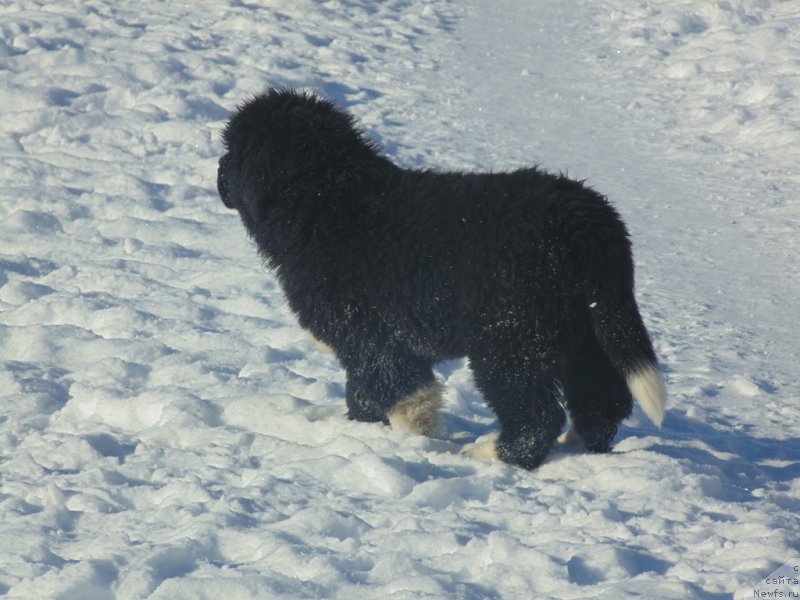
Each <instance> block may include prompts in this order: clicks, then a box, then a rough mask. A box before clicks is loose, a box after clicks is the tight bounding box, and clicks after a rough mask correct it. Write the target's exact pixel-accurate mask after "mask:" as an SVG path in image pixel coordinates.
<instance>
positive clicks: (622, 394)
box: [562, 335, 633, 452]
mask: <svg viewBox="0 0 800 600" xmlns="http://www.w3.org/2000/svg"><path fill="white" fill-rule="evenodd" d="M562 387H563V390H564V398H565V400H566V404H567V409H568V410H569V413H570V417H571V418H572V425H573V428H574V431H575V433H577V434H578V436H579V437H580V438H582V440H583V442H584V444H585V445H586V448H587V449H588V450H591V451H593V452H608V451H609V450H611V446H612V442H613V440H614V436H615V435H616V434H617V430H618V428H619V425H620V423H621V422H622V421H623V420H624V419H625V418H627V417H628V416H630V414H631V410H632V408H633V399H632V397H631V393H630V391H629V390H628V386H627V384H626V383H625V380H624V379H623V377H622V375H620V374H619V373H618V372H617V370H616V369H615V368H614V366H613V365H612V364H611V361H610V360H609V359H608V357H607V356H606V355H605V353H604V352H603V350H602V349H601V348H600V345H599V343H598V342H597V340H596V339H595V338H594V335H590V336H589V337H588V338H587V340H586V341H585V342H584V344H583V345H582V346H581V347H580V348H577V349H575V350H574V351H571V352H569V353H568V354H567V357H566V360H565V365H564V375H563V379H562Z"/></svg>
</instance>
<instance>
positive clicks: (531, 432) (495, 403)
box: [468, 355, 566, 469]
mask: <svg viewBox="0 0 800 600" xmlns="http://www.w3.org/2000/svg"><path fill="white" fill-rule="evenodd" d="M517 363H522V364H517ZM525 363H527V364H525ZM470 366H471V367H472V371H473V373H474V375H475V383H476V384H477V386H478V389H479V390H480V391H481V393H482V394H483V396H484V398H485V400H486V402H487V404H488V405H489V406H490V407H491V408H492V410H494V413H495V415H497V420H498V421H499V423H500V433H499V435H498V436H497V437H496V438H494V439H490V441H489V442H488V444H489V445H493V447H486V446H485V445H481V444H479V445H477V446H476V447H474V448H472V449H471V450H469V451H468V453H469V454H470V455H472V456H474V457H476V458H495V457H496V458H499V459H500V460H502V461H504V462H507V463H510V464H513V465H519V466H521V467H524V468H526V469H533V468H535V467H537V466H539V465H540V464H541V463H542V461H543V460H544V459H545V457H546V456H547V454H548V452H549V451H550V448H552V446H553V443H554V442H555V440H556V438H557V437H558V434H559V433H560V432H561V428H562V427H563V426H564V422H565V420H566V417H565V415H564V411H563V409H562V408H561V405H560V404H559V402H558V397H557V386H556V384H555V380H554V378H553V377H552V375H551V373H550V371H549V370H548V369H545V368H541V366H540V365H534V364H531V363H530V361H524V362H523V361H507V355H506V356H501V355H496V356H487V357H486V358H476V357H473V356H471V357H470Z"/></svg>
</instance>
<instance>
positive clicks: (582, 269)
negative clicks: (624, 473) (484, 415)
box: [217, 88, 666, 469]
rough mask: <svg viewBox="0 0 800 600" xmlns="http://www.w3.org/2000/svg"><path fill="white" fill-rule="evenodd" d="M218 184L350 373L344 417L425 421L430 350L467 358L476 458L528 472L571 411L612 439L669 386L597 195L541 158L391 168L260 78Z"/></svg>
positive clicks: (370, 148) (627, 261) (230, 137)
mask: <svg viewBox="0 0 800 600" xmlns="http://www.w3.org/2000/svg"><path fill="white" fill-rule="evenodd" d="M223 140H224V144H225V149H226V153H225V155H224V156H223V157H222V158H221V159H220V161H219V172H218V181H217V185H218V188H219V194H220V196H221V198H222V201H223V202H224V203H225V206H227V207H228V208H232V209H236V210H237V211H238V212H239V216H240V217H241V219H242V222H243V223H244V226H245V229H246V230H247V233H248V234H249V235H250V236H251V237H252V238H253V239H254V240H255V242H256V244H257V245H258V248H259V251H260V253H261V255H262V256H263V258H264V259H265V261H266V264H267V265H268V266H269V267H270V268H272V269H274V270H275V272H276V274H277V277H278V279H279V281H280V283H281V285H282V288H283V290H284V292H285V294H286V296H287V298H288V301H289V304H290V306H291V309H292V311H293V312H294V313H295V314H296V316H297V318H298V320H299V322H300V325H301V326H302V327H304V328H306V329H307V330H309V331H310V332H311V333H312V334H313V335H314V336H315V337H316V338H317V339H319V340H321V341H323V342H325V343H326V344H327V345H329V346H330V347H331V348H332V349H333V350H334V352H335V353H336V356H337V358H338V360H339V361H340V362H341V364H342V366H343V367H344V369H345V370H346V373H347V385H346V398H347V407H348V415H349V417H350V418H351V419H357V420H359V421H379V422H383V423H389V424H391V425H393V426H401V427H405V428H407V429H410V430H411V431H414V432H417V433H423V434H429V435H430V434H431V433H433V432H434V431H436V429H437V427H438V424H439V412H438V409H439V406H440V404H441V400H440V389H439V385H438V384H437V382H436V378H435V377H434V373H433V365H434V364H435V363H436V362H438V361H442V360H446V359H452V358H456V357H463V356H466V357H468V359H469V365H470V368H471V369H472V371H473V373H474V376H475V382H476V385H477V387H478V389H479V390H480V391H481V393H482V394H483V396H484V398H485V400H486V402H487V403H488V404H489V406H490V407H491V408H492V409H493V410H494V412H495V414H496V415H497V419H498V421H499V424H500V432H499V434H497V435H496V436H495V437H493V438H492V439H490V440H489V441H486V442H483V443H482V444H474V445H473V447H472V449H471V453H472V454H473V455H474V456H480V457H491V458H495V459H501V460H503V461H506V462H508V463H511V464H514V465H520V466H522V467H525V468H528V469H531V468H534V467H536V466H537V465H539V464H540V463H541V462H542V461H543V460H544V458H545V457H546V456H547V453H548V451H549V450H550V448H551V447H552V445H553V443H554V442H555V441H556V439H557V438H558V437H559V434H560V433H561V431H562V428H563V427H564V424H565V414H564V410H563V408H562V402H563V404H564V405H565V406H566V409H567V411H568V412H569V416H570V418H571V421H572V433H573V435H571V436H570V437H574V438H575V439H580V440H582V441H583V443H584V444H585V446H586V448H587V449H588V450H590V451H593V452H607V451H609V450H610V449H611V445H612V442H613V439H614V436H615V435H616V433H617V428H618V427H619V424H620V422H621V421H622V420H623V419H625V418H626V417H628V416H629V415H630V413H631V410H632V404H633V402H632V397H634V396H635V397H636V398H637V400H638V401H639V402H640V403H641V405H642V408H643V409H644V411H645V413H646V414H647V415H648V416H649V417H650V419H652V421H653V422H654V423H656V424H657V425H660V424H661V421H662V419H663V416H664V405H665V396H666V393H665V388H664V383H663V379H662V377H661V373H660V370H659V367H658V362H657V360H656V356H655V353H654V351H653V347H652V345H651V343H650V339H649V337H648V333H647V330H646V329H645V327H644V324H643V322H642V318H641V316H640V314H639V310H638V308H637V305H636V300H635V299H634V292H633V285H634V273H633V260H632V257H631V244H630V241H629V239H628V232H627V230H626V228H625V225H624V224H623V222H622V220H621V219H620V216H619V215H618V214H617V212H616V211H615V210H614V208H612V207H611V205H610V204H609V203H608V201H607V200H606V199H605V197H603V196H601V195H600V194H598V193H597V192H595V191H594V190H592V189H590V188H588V187H586V186H585V185H583V184H582V183H581V182H578V181H573V180H570V179H568V178H566V177H564V176H559V175H553V174H549V173H546V172H543V171H541V170H539V169H536V168H526V169H520V170H517V171H513V172H505V173H439V172H435V171H428V170H412V169H402V168H400V167H398V166H396V165H394V164H393V163H392V162H391V161H390V160H389V159H388V158H386V157H385V156H383V155H382V154H381V152H380V150H379V148H378V147H377V146H376V144H374V143H373V142H372V141H370V140H369V139H367V138H366V137H365V136H364V134H363V132H362V131H361V130H360V129H359V128H358V127H357V126H356V124H355V122H354V120H353V118H352V117H351V116H350V115H348V114H347V113H345V112H344V111H342V110H341V109H339V108H338V107H336V106H335V105H334V104H332V103H331V102H329V101H327V100H324V99H322V98H319V97H317V96H315V95H313V94H309V93H304V92H297V91H293V90H290V89H272V88H270V89H267V90H266V91H265V92H263V93H262V94H260V95H258V96H256V97H254V98H252V99H251V100H249V101H248V102H246V103H244V104H243V105H241V106H240V107H239V108H238V109H237V110H236V111H235V112H234V114H233V115H232V116H231V118H230V120H229V122H228V123H227V126H226V127H225V129H224V131H223Z"/></svg>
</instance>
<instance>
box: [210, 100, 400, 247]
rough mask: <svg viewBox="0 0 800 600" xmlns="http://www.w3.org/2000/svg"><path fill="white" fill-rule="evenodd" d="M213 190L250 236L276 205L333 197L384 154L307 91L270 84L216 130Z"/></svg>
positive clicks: (332, 107)
mask: <svg viewBox="0 0 800 600" xmlns="http://www.w3.org/2000/svg"><path fill="white" fill-rule="evenodd" d="M222 139H223V142H224V144H225V150H226V152H225V154H224V155H223V157H222V158H221V159H220V161H219V169H218V171H217V189H218V191H219V195H220V198H221V199H222V201H223V203H224V204H225V206H227V207H228V208H232V209H236V210H237V211H239V214H240V215H241V217H242V221H243V222H244V224H245V227H246V228H247V229H248V231H249V232H250V233H251V234H253V233H254V229H255V228H256V226H257V225H258V224H260V223H262V222H263V220H264V218H265V217H266V215H267V214H268V213H269V211H270V210H271V209H272V208H274V207H275V206H278V205H285V204H286V203H290V202H291V203H297V202H299V201H304V200H309V199H317V200H316V201H319V198H325V199H326V201H332V200H333V199H334V198H335V196H336V195H337V192H338V193H344V191H345V190H346V189H347V186H348V184H351V183H352V182H353V181H358V179H359V178H360V177H361V176H362V175H363V172H364V171H365V167H366V166H367V165H370V164H374V163H378V162H380V163H381V164H382V163H385V162H388V161H386V159H385V158H383V157H381V156H380V154H379V153H378V152H377V149H376V147H375V145H374V144H373V143H372V142H370V141H369V140H367V139H366V138H365V137H364V136H363V134H362V133H361V131H360V130H359V129H358V128H357V127H356V126H355V124H354V122H353V119H352V117H351V116H350V115H348V114H347V113H345V112H344V111H342V110H340V109H338V108H337V107H336V106H335V105H333V104H332V103H330V102H328V101H326V100H323V99H321V98H318V97H317V96H314V95H312V94H309V93H305V92H296V91H293V90H288V89H274V88H269V89H267V90H266V91H265V92H263V93H262V94H259V95H257V96H255V97H254V98H252V99H251V100H249V101H247V102H245V103H244V104H242V105H241V106H240V107H239V108H238V109H237V110H236V111H235V112H234V113H233V115H232V116H231V118H230V120H229V121H228V124H227V125H226V127H225V129H224V130H223V132H222Z"/></svg>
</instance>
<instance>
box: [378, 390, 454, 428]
mask: <svg viewBox="0 0 800 600" xmlns="http://www.w3.org/2000/svg"><path fill="white" fill-rule="evenodd" d="M441 392H442V390H441V387H440V386H439V385H438V384H434V385H429V386H428V387H424V388H421V389H419V390H417V391H416V392H414V393H413V394H411V395H410V396H406V397H405V398H403V399H402V400H400V402H398V403H397V404H395V406H394V408H392V410H391V411H390V412H389V414H388V415H387V417H388V419H389V425H391V427H392V429H405V430H406V431H410V432H411V433H413V434H416V435H424V436H427V437H438V436H440V435H441V434H442V417H441V415H440V414H439V409H440V408H441V406H442V393H441Z"/></svg>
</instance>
